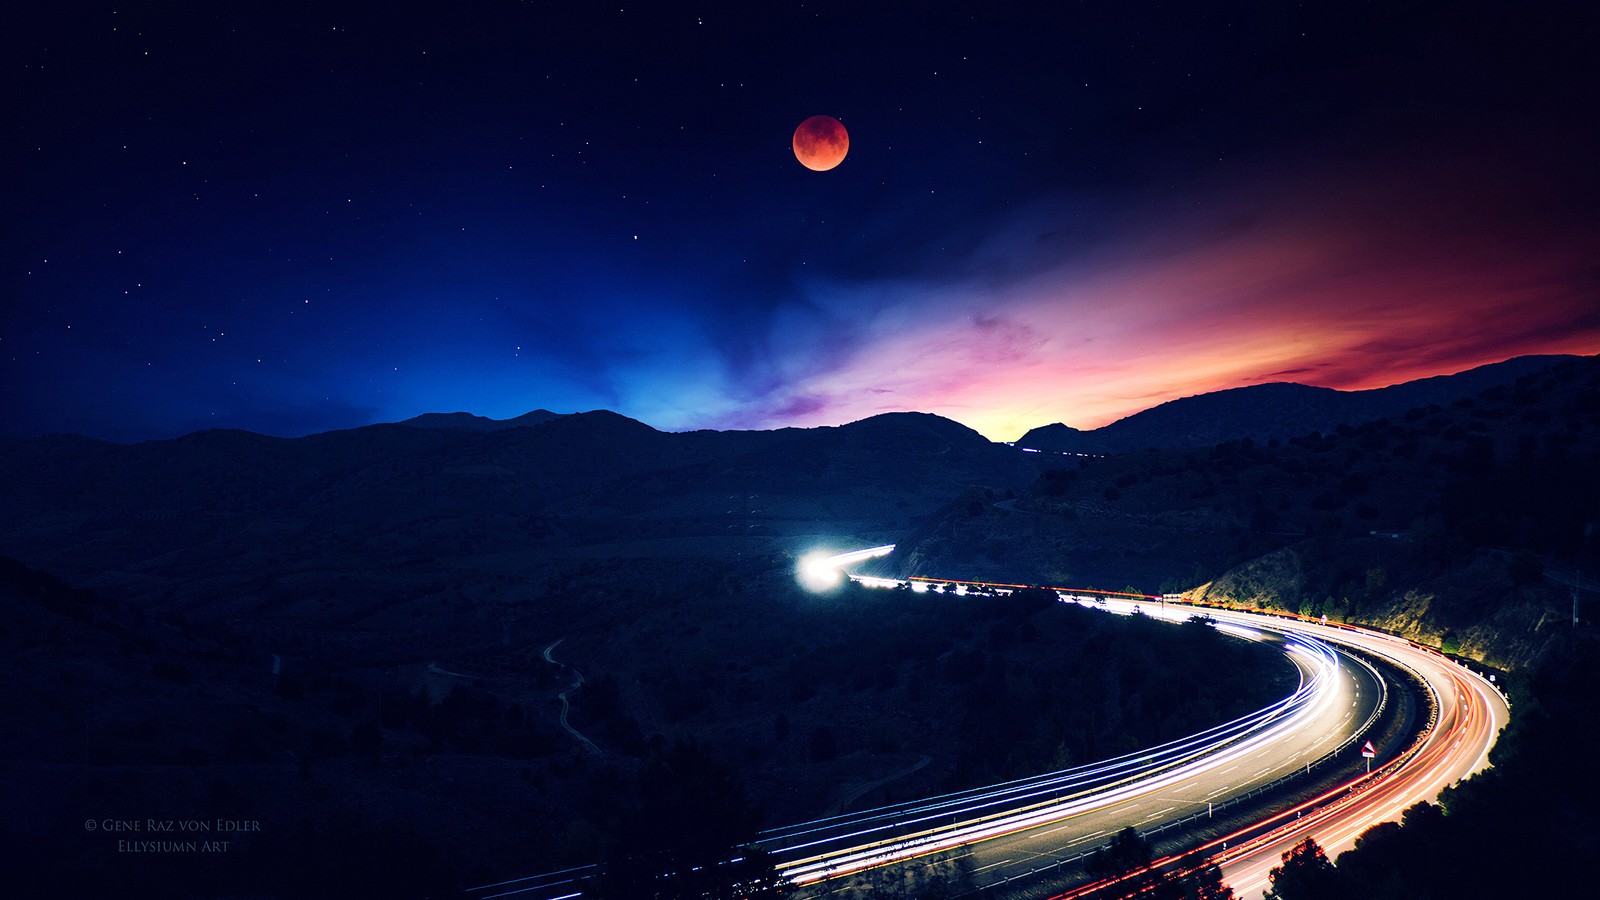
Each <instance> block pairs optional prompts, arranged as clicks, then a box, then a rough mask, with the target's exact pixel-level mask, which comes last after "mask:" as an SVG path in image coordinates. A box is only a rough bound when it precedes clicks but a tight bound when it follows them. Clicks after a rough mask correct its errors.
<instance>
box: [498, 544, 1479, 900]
mask: <svg viewBox="0 0 1600 900" xmlns="http://www.w3.org/2000/svg"><path fill="white" fill-rule="evenodd" d="M889 549H892V548H873V550H872V551H858V552H856V553H854V554H843V555H841V556H840V557H835V558H833V559H830V560H827V561H826V562H827V563H834V562H835V560H838V561H839V562H837V563H836V565H838V566H840V567H842V566H843V565H845V564H847V563H849V562H855V561H859V560H860V559H862V558H865V557H864V555H863V554H870V555H882V554H883V553H884V552H887V551H888V550H889ZM807 565H808V566H809V567H810V568H811V569H812V570H814V572H813V573H814V574H815V570H817V569H820V568H821V566H819V565H818V561H816V560H812V561H811V562H809V563H808V564H807ZM857 580H858V581H861V582H862V583H865V584H869V585H873V586H890V585H898V584H899V582H896V581H893V580H890V579H881V578H865V577H862V578H858V579H857ZM927 582H928V579H920V580H919V581H918V582H913V583H912V587H913V588H915V589H918V590H925V589H926V583H927ZM945 583H946V584H952V585H956V586H957V587H958V589H960V590H965V589H966V587H967V586H968V585H974V584H975V583H972V582H956V581H947V582H945ZM984 587H985V589H995V588H999V589H1002V590H1003V589H1005V588H1007V587H1018V585H1005V586H997V585H984ZM1055 590H1057V591H1058V592H1060V593H1062V594H1063V599H1064V600H1069V601H1073V602H1079V603H1082V604H1084V605H1089V606H1093V607H1096V608H1103V609H1105V610H1107V611H1108V612H1113V613H1118V612H1120V613H1124V614H1126V613H1131V612H1133V611H1134V610H1135V609H1138V611H1139V612H1141V613H1143V614H1146V615H1152V616H1158V617H1163V618H1168V619H1172V620H1174V621H1182V620H1184V619H1186V618H1188V617H1189V616H1190V615H1193V614H1196V613H1202V614H1204V615H1206V616H1209V617H1210V618H1212V619H1214V620H1215V621H1216V623H1217V625H1216V627H1218V628H1219V629H1220V630H1223V631H1225V632H1228V633H1231V634H1234V635H1235V636H1238V637H1241V638H1245V639H1250V640H1261V641H1271V642H1274V643H1277V644H1280V645H1281V646H1282V647H1283V648H1284V651H1285V653H1286V654H1288V656H1289V658H1290V659H1291V660H1292V661H1293V662H1294V664H1295V665H1296V666H1297V667H1298V668H1299V670H1300V673H1301V683H1300V687H1299V689H1297V690H1296V691H1295V693H1294V694H1292V695H1291V696H1290V697H1287V698H1285V699H1284V700H1282V701H1280V702H1279V703H1277V704H1274V705H1272V706H1269V707H1267V708H1265V709H1263V710H1260V711H1258V712H1256V713H1253V714H1251V715H1250V716H1245V717H1242V718H1241V719H1239V720H1235V721H1234V722H1231V723H1224V724H1223V725H1219V726H1217V727H1216V728H1213V729H1210V730H1208V731H1207V732H1202V733H1201V734H1199V735H1194V736H1191V737H1190V738H1186V739H1183V740H1180V741H1174V742H1172V743H1170V744H1166V745H1162V746H1159V747H1153V748H1148V749H1146V750H1142V751H1139V752H1137V753H1134V754H1130V755H1128V756H1126V757H1119V758H1117V759H1114V760H1106V761H1102V762H1099V763H1093V764H1089V765H1086V766H1079V767H1076V768H1074V769H1068V770H1064V771H1062V772H1057V773H1049V774H1047V775H1041V776H1038V777H1036V778H1030V779H1023V780H1020V781H1017V782H1011V783H1008V784H1004V785H996V786H992V787H989V788H982V789H977V790H973V791H965V792H960V793H957V794H950V795H945V796H941V797H934V798H929V799H927V800H923V801H916V802H913V803H903V804H896V805H894V806H889V807H882V808H879V809H875V810H867V811H864V812H859V813H853V814H849V815H845V816H835V817H831V818H828V819H822V820H817V821H814V822H808V823H801V824H799V825H793V826H788V827H785V828H779V829H773V830H771V831H769V832H765V833H764V834H763V835H762V836H761V838H760V840H759V843H760V844H761V845H762V846H763V847H764V848H765V849H768V850H769V851H771V852H773V853H774V855H775V856H776V857H777V858H778V861H779V864H780V865H779V868H780V870H781V871H782V872H784V874H786V875H787V876H788V877H790V878H791V879H792V880H794V881H796V882H797V883H800V884H812V885H815V887H814V888H813V889H812V893H813V894H826V893H827V892H828V884H829V880H830V879H833V878H836V877H838V876H841V875H845V874H849V873H852V872H856V871H861V870H863V869H866V868H871V867H874V866H878V865H883V864H887V863H891V862H896V861H900V860H907V859H913V858H916V857H919V856H922V855H925V854H929V853H934V852H938V851H941V850H948V851H950V852H953V853H955V854H959V855H965V856H969V857H970V860H969V862H970V866H971V870H972V871H973V873H974V875H975V877H976V878H977V880H978V883H979V884H991V883H994V882H997V881H1005V880H1011V879H1019V880H1025V879H1028V878H1030V877H1032V876H1036V875H1039V874H1041V873H1048V872H1052V871H1055V870H1058V869H1062V868H1065V867H1067V866H1068V865H1070V864H1073V863H1075V862H1076V861H1077V859H1078V858H1079V857H1081V856H1083V855H1085V854H1087V853H1088V852H1091V851H1092V850H1093V849H1094V848H1095V847H1097V846H1099V845H1101V844H1104V843H1105V842H1106V841H1107V840H1108V839H1109V837H1110V836H1111V835H1113V834H1115V833H1116V832H1117V831H1119V830H1121V829H1122V828H1124V827H1127V826H1129V825H1132V826H1134V827H1135V828H1138V829H1139V830H1140V831H1141V832H1146V833H1148V832H1149V831H1151V830H1154V829H1159V828H1162V827H1164V826H1165V827H1172V826H1178V827H1182V825H1183V824H1185V823H1188V822H1195V821H1197V820H1199V819H1201V818H1202V817H1205V816H1206V815H1208V813H1209V811H1210V810H1211V808H1212V807H1213V806H1220V805H1221V804H1223V803H1226V802H1228V801H1229V800H1231V799H1236V798H1241V797H1242V796H1243V795H1246V794H1251V793H1253V792H1256V791H1258V790H1259V789H1261V788H1262V787H1264V786H1266V785H1269V784H1271V783H1273V782H1275V781H1278V780H1279V779H1283V778H1285V777H1288V776H1291V775H1293V774H1296V773H1298V772H1299V771H1300V769H1301V768H1302V767H1304V766H1308V765H1310V766H1316V765H1319V761H1323V760H1329V759H1331V757H1332V756H1333V755H1334V754H1336V753H1337V752H1339V751H1341V750H1344V749H1346V748H1348V747H1349V746H1350V745H1351V744H1352V743H1354V742H1356V741H1357V740H1359V739H1361V738H1362V737H1363V735H1364V734H1365V731H1366V729H1367V728H1368V727H1370V725H1371V724H1372V723H1373V722H1374V721H1375V720H1376V719H1377V717H1378V714H1379V713H1380V711H1381V708H1382V706H1383V705H1384V704H1385V703H1386V702H1387V699H1386V698H1387V696H1388V694H1387V688H1386V686H1385V682H1384V678H1383V677H1382V675H1381V674H1380V673H1379V672H1378V671H1377V670H1376V669H1375V668H1374V667H1373V666H1372V665H1370V664H1369V663H1367V662H1366V661H1364V660H1363V659H1362V658H1361V657H1360V656H1359V655H1358V654H1357V653H1352V652H1350V651H1351V650H1355V651H1360V652H1362V653H1367V654H1371V655H1374V656H1377V657H1380V658H1382V659H1383V660H1384V661H1386V662H1388V663H1389V664H1392V665H1395V666H1398V667H1401V668H1405V669H1409V670H1410V671H1411V672H1412V673H1414V674H1415V675H1417V676H1418V677H1419V678H1420V679H1421V680H1422V682H1423V683H1424V684H1426V685H1427V689H1428V691H1429V693H1430V694H1431V695H1432V699H1433V705H1434V710H1433V711H1434V713H1435V716H1434V717H1433V718H1432V719H1430V721H1429V722H1428V726H1427V728H1426V729H1425V730H1424V732H1423V733H1422V734H1421V735H1420V736H1419V737H1418V738H1417V739H1416V740H1414V741H1412V742H1411V744H1410V745H1409V746H1407V747H1404V748H1398V752H1396V748H1389V747H1383V748H1379V750H1380V756H1381V757H1382V758H1383V759H1385V760H1387V761H1386V762H1385V763H1384V764H1383V765H1382V766H1380V767H1378V768H1376V769H1374V771H1373V772H1371V773H1370V774H1362V775H1360V776H1358V777H1355V778H1353V779H1351V780H1350V781H1348V782H1346V783H1344V784H1342V785H1340V786H1338V787H1336V788H1335V789H1333V790H1330V791H1328V792H1327V793H1325V794H1323V795H1322V796H1320V797H1318V798H1316V799H1314V800H1312V801H1309V802H1307V803H1304V804H1302V805H1300V806H1298V807H1295V808H1292V809H1289V810H1286V811H1283V812H1279V813H1276V814H1270V815H1268V814H1263V818H1264V822H1258V823H1256V824H1255V825H1252V826H1250V827H1249V828H1247V829H1244V830H1242V831H1240V832H1237V833H1235V834H1231V835H1227V836H1225V837H1221V838H1218V839H1216V840H1215V841H1213V842H1211V843H1210V844H1207V845H1205V846H1204V847H1202V848H1201V851H1202V852H1203V853H1205V854H1206V855H1207V856H1208V857H1209V858H1210V859H1212V860H1214V861H1216V862H1218V863H1220V864H1221V865H1222V868H1223V875H1224V878H1225V880H1226V881H1227V882H1228V883H1229V884H1230V885H1232V886H1233V888H1234V889H1235V891H1236V892H1237V893H1238V895H1239V896H1241V897H1255V896H1259V895H1260V893H1261V891H1262V890H1263V889H1264V888H1265V887H1266V885H1267V875H1268V872H1269V871H1270V869H1271V867H1272V866H1274V865H1277V864H1278V862H1279V856H1280V854H1281V853H1282V852H1283V851H1284V850H1286V849H1287V848H1288V847H1290V846H1292V845H1293V844H1295V843H1297V842H1298V841H1300V840H1301V839H1303V838H1304V837H1306V836H1311V837H1314V838H1315V839H1316V840H1317V842H1318V843H1319V844H1321V845H1322V846H1323V847H1324V848H1325V849H1326V850H1327V851H1328V853H1329V855H1330V856H1334V855H1336V854H1337V853H1339V852H1341V851H1342V850H1344V849H1348V848H1349V847H1350V846H1351V845H1352V844H1353V843H1354V840H1355V838H1356V837H1357V836H1358V835H1359V834H1360V833H1361V832H1363V831H1365V830H1366V829H1367V828H1370V827H1371V826H1373V825H1376V824H1378V823H1379V822H1383V821H1390V820H1396V819H1398V817H1399V815H1400V813H1401V812H1402V811H1403V810H1404V809H1405V808H1406V807H1407V806H1410V805H1411V804H1413V803H1416V802H1418V801H1421V800H1431V799H1434V798H1435V797H1437V796H1438V794H1439V792H1440V791H1441V790H1443V789H1444V788H1445V787H1447V786H1449V785H1451V784H1454V783H1455V782H1456V781H1458V780H1460V779H1461V778H1464V777H1466V776H1467V775H1470V774H1471V773H1473V772H1476V771H1478V770H1479V769H1482V768H1484V767H1485V766H1487V764H1488V751H1489V748H1490V747H1491V746H1492V745H1493V742H1494V739H1495V737H1496V735H1497V734H1498V733H1499V730H1500V728H1501V727H1502V726H1503V725H1504V724H1505V722H1506V721H1507V719H1508V717H1509V711H1508V709H1507V707H1506V703H1505V700H1504V698H1503V697H1502V696H1501V695H1500V694H1499V692H1498V691H1496V690H1495V689H1494V687H1493V686H1492V685H1491V684H1490V683H1489V682H1487V681H1486V680H1485V679H1483V678H1482V677H1481V676H1479V675H1477V674H1475V673H1472V672H1470V671H1469V670H1467V669H1465V668H1463V667H1462V666H1459V665H1457V664H1455V663H1452V662H1450V661H1449V660H1448V659H1446V658H1444V657H1443V656H1441V655H1439V654H1437V653H1434V652H1432V651H1429V650H1425V649H1422V648H1420V647H1417V646H1416V645H1413V644H1411V643H1410V642H1408V641H1405V640H1402V639H1399V638H1395V637H1392V636H1390V635H1385V634H1381V633H1378V632H1373V631H1367V630H1364V629H1357V628H1350V627H1342V626H1324V625H1320V624H1316V623H1312V622H1308V621H1300V620H1297V619H1290V618H1284V617H1278V616H1270V615H1262V614H1255V613H1246V612H1239V611H1232V610H1221V609H1213V608H1209V607H1198V606H1190V605H1188V604H1184V603H1177V602H1171V601H1168V602H1160V598H1150V597H1144V598H1141V597H1137V596H1135V595H1126V594H1123V595H1104V594H1102V595H1099V596H1091V593H1090V592H1087V591H1077V590H1070V591H1069V590H1068V589H1055ZM1175 863H1176V860H1173V859H1168V860H1161V861H1159V864H1161V865H1165V866H1172V865H1173V864H1175ZM592 872H593V867H582V868H580V869H577V870H570V871H568V872H563V873H550V874H549V875H544V876H534V877H530V878H521V879H513V880H510V881H505V882H499V883H497V884H494V885H484V886H482V887H480V888H474V889H472V891H471V892H472V893H474V894H476V895H477V896H479V897H482V898H490V897H504V896H517V897H521V898H526V900H539V898H558V897H577V896H581V893H580V892H579V886H580V880H581V879H582V878H584V877H586V876H587V875H590V874H592ZM1097 886H1101V885H1087V886H1085V887H1084V888H1080V889H1077V890H1074V891H1071V892H1068V893H1066V894H1062V895H1059V896H1060V897H1061V898H1070V897H1076V896H1081V895H1083V894H1084V893H1087V892H1088V891H1090V890H1092V889H1093V888H1095V887H1097Z"/></svg>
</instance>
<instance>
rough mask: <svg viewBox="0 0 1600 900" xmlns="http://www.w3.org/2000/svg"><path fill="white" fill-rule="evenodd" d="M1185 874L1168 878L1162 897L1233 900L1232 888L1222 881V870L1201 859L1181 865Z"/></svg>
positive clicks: (1192, 899) (1190, 860)
mask: <svg viewBox="0 0 1600 900" xmlns="http://www.w3.org/2000/svg"><path fill="white" fill-rule="evenodd" d="M1181 868H1182V869H1184V870H1187V872H1186V874H1183V875H1179V876H1175V877H1169V878H1168V879H1167V883H1166V886H1165V890H1164V891H1162V892H1161V896H1162V897H1166V898H1171V900H1235V897H1234V893H1233V888H1231V887H1229V886H1228V885H1227V884H1226V883H1224V882H1223V880H1222V869H1221V868H1220V867H1219V866H1218V865H1217V864H1216V863H1213V862H1206V861H1205V860H1203V859H1192V858H1191V859H1188V860H1185V861H1184V862H1183V864H1182V867H1181Z"/></svg>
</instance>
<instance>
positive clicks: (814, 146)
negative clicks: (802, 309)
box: [794, 116, 850, 172]
mask: <svg viewBox="0 0 1600 900" xmlns="http://www.w3.org/2000/svg"><path fill="white" fill-rule="evenodd" d="M849 152H850V135H849V133H847V132H846V131H845V130H844V125H842V124H840V122H839V120H838V119H835V118H834V117H832V116H812V117H811V118H809V119H807V120H805V121H804V122H801V123H800V127H799V128H796V129H795V130H794V158H795V159H798V160H800V165H802V166H805V167H806V168H808V169H810V170H812V171H813V172H826V171H828V170H829V169H831V168H833V167H834V166H837V165H838V164H839V163H841V162H844V155H845V154H846V153H849Z"/></svg>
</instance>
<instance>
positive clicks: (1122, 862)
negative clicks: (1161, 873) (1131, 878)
mask: <svg viewBox="0 0 1600 900" xmlns="http://www.w3.org/2000/svg"><path fill="white" fill-rule="evenodd" d="M1149 867H1150V845H1149V844H1148V843H1147V842H1146V841H1145V839H1144V838H1142V837H1140V836H1139V832H1138V831H1136V830H1134V828H1133V826H1132V825H1129V826H1128V827H1127V828H1124V829H1122V830H1121V831H1119V832H1117V836H1116V837H1114V838H1112V839H1111V843H1109V844H1107V845H1105V846H1104V847H1101V848H1100V849H1099V850H1096V851H1095V853H1094V856H1091V857H1089V865H1088V869H1089V874H1091V875H1098V876H1100V877H1101V878H1116V877H1119V876H1122V875H1131V874H1133V873H1136V872H1140V871H1143V870H1144V869H1147V868H1149Z"/></svg>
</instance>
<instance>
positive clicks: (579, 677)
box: [544, 637, 600, 754]
mask: <svg viewBox="0 0 1600 900" xmlns="http://www.w3.org/2000/svg"><path fill="white" fill-rule="evenodd" d="M564 640H566V638H564V637H563V638H557V639H556V642H555V644H551V645H550V646H548V647H546V648H544V661H545V662H547V663H549V664H551V665H552V666H560V667H561V668H563V669H566V670H567V671H569V672H571V673H572V678H573V681H572V686H571V687H569V688H567V689H566V690H564V691H562V692H561V727H562V728H565V729H566V730H567V733H568V734H570V735H572V736H573V737H575V738H577V739H578V740H579V741H581V742H582V743H583V745H584V746H585V747H588V748H589V752H590V753H594V754H598V753H599V752H600V748H599V747H597V746H595V743H594V741H591V740H589V739H588V738H586V737H584V736H583V733H582V732H580V731H579V730H578V729H576V728H573V727H572V725H571V724H570V723H568V722H567V714H568V713H570V712H571V711H572V703H571V701H569V700H568V699H567V695H568V694H571V693H572V692H573V691H576V690H577V689H578V688H581V687H583V673H582V672H579V671H578V670H577V669H574V668H573V667H571V666H569V665H567V664H565V663H559V662H556V659H555V657H553V656H551V655H550V651H552V650H554V649H556V644H559V643H561V642H562V641H564Z"/></svg>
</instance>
